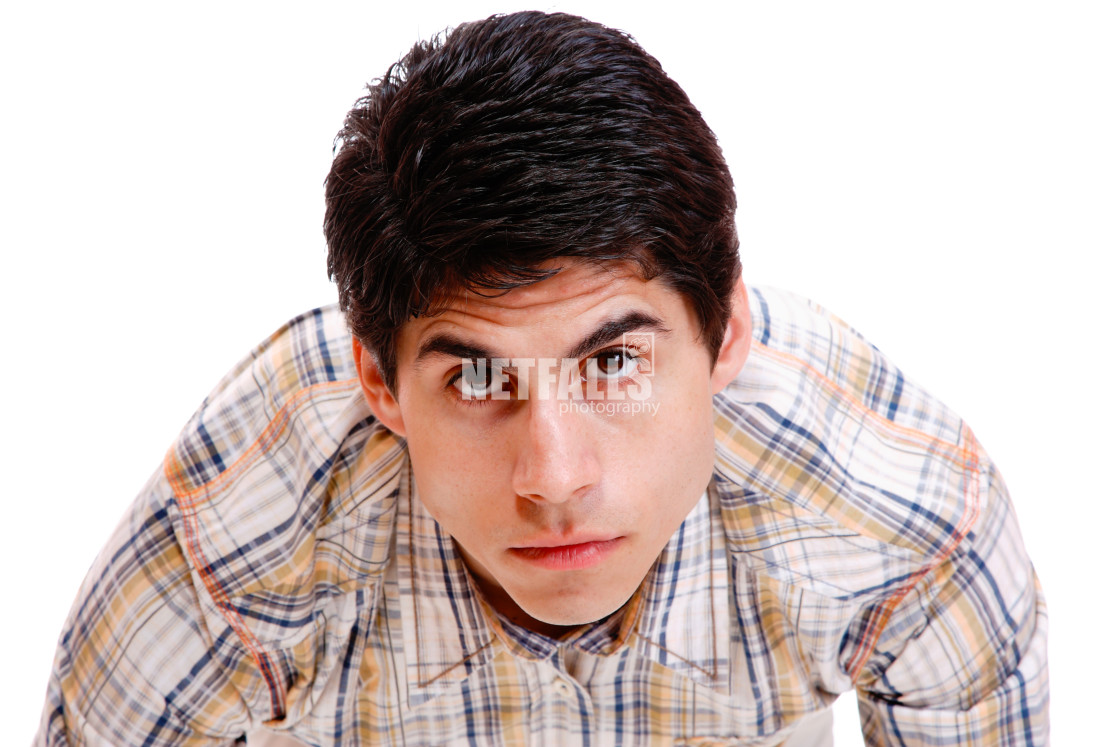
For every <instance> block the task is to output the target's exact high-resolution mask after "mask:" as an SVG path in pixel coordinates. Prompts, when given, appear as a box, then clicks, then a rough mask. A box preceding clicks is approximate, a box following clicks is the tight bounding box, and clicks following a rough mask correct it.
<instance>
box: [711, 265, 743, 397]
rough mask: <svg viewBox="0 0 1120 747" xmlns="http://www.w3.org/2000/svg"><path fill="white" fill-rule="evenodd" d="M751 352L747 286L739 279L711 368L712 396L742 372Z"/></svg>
mask: <svg viewBox="0 0 1120 747" xmlns="http://www.w3.org/2000/svg"><path fill="white" fill-rule="evenodd" d="M750 350H751V306H750V302H748V301H747V286H746V285H745V284H744V283H743V279H742V278H741V277H740V278H739V282H738V283H737V284H736V286H735V291H734V293H732V295H731V318H730V319H728V320H727V331H726V332H724V333H723V345H721V346H720V349H719V356H718V357H717V358H716V362H715V365H714V366H712V394H716V393H717V392H719V391H721V390H722V389H723V388H724V387H725V386H727V385H728V384H730V383H731V381H732V379H734V378H735V377H736V376H738V375H739V372H740V371H741V370H743V365H744V364H745V363H746V362H747V353H749V352H750Z"/></svg>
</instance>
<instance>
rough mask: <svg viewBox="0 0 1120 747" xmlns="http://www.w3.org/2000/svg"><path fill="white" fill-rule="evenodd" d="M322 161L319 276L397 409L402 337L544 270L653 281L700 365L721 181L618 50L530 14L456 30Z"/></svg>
mask: <svg viewBox="0 0 1120 747" xmlns="http://www.w3.org/2000/svg"><path fill="white" fill-rule="evenodd" d="M335 147H336V153H335V157H334V163H333V164H332V166H331V170H330V173H329V174H328V176H327V180H326V193H327V211H326V218H325V220H324V226H323V230H324V233H325V234H326V239H327V250H328V258H327V269H328V273H329V274H330V276H331V277H332V278H333V279H334V281H335V282H336V283H337V284H338V298H339V305H340V306H341V308H342V310H343V311H344V312H345V313H346V315H347V320H348V322H349V325H350V329H351V331H352V332H353V334H354V335H355V336H356V337H357V338H358V339H359V340H360V341H361V342H362V344H363V345H364V346H365V347H366V348H367V349H368V350H370V351H371V352H373V353H374V355H375V356H376V358H377V361H378V365H379V366H380V367H381V372H382V375H383V376H384V378H385V381H386V382H387V383H388V385H389V386H390V387H393V388H394V391H395V384H396V351H395V343H396V333H397V330H398V329H399V328H400V327H401V326H402V325H403V324H404V323H405V322H407V321H408V320H409V319H412V318H414V317H416V316H420V315H425V314H435V313H439V311H441V306H442V305H443V304H445V303H446V302H447V301H448V300H449V298H450V297H451V295H452V294H453V293H455V292H456V291H458V290H460V289H462V288H469V289H471V290H474V291H479V292H501V291H503V290H508V289H511V288H515V287H518V286H521V285H526V284H529V283H533V282H536V281H538V280H541V279H543V278H545V277H547V276H548V275H549V274H551V273H550V272H548V271H544V270H541V269H540V266H541V264H542V263H544V262H546V261H548V260H554V259H558V258H572V259H576V260H582V261H588V262H594V263H606V262H614V261H619V260H625V261H630V262H633V263H635V266H636V267H637V268H638V271H639V272H640V274H641V275H642V276H643V277H644V278H646V279H651V278H654V277H658V278H660V279H661V280H663V281H664V282H666V283H667V285H668V286H669V287H671V288H673V289H675V290H676V291H677V292H679V293H681V294H682V295H683V296H684V297H685V298H686V299H687V300H688V301H689V303H690V304H691V307H692V309H693V310H694V312H695V313H696V315H697V318H698V320H699V324H700V328H701V335H702V338H703V340H704V341H705V343H706V345H707V347H708V348H709V350H710V352H711V355H712V360H713V361H714V360H715V356H716V355H717V354H718V352H719V348H720V345H721V343H722V341H723V334H724V330H725V328H726V326H727V319H728V316H729V314H730V305H731V300H730V299H731V294H732V291H733V289H734V284H735V281H736V280H737V278H738V276H739V269H740V268H739V254H738V250H739V242H738V238H737V236H736V233H735V222H734V218H735V194H734V190H733V187H732V182H731V174H730V172H729V171H728V169H727V165H726V163H724V160H723V154H722V153H721V151H720V149H719V146H718V145H717V144H716V138H715V135H713V134H712V132H711V130H709V129H708V126H707V125H706V124H705V123H704V120H703V119H702V118H701V117H700V113H699V112H697V111H696V109H695V107H693V106H692V104H691V102H690V101H689V100H688V97H687V96H686V95H685V93H684V91H682V90H681V88H680V87H679V86H678V85H677V84H676V83H674V82H673V81H672V80H670V79H669V77H668V76H667V75H666V74H665V72H664V71H663V70H662V69H661V65H660V64H659V63H658V62H657V60H655V59H653V58H652V57H651V56H649V55H648V54H646V52H645V51H644V50H643V49H642V48H641V47H639V46H638V45H637V43H636V42H635V41H634V40H633V39H631V38H630V37H629V36H627V35H626V34H624V33H622V32H620V31H616V30H613V29H608V28H606V27H604V26H601V25H599V24H596V23H592V22H590V21H587V20H584V19H582V18H578V17H575V16H570V15H564V14H551V15H550V14H544V13H538V12H523V13H514V14H511V15H505V16H493V17H491V18H488V19H486V20H483V21H477V22H474V23H467V24H463V25H462V26H459V27H458V28H456V29H454V30H453V31H449V32H447V34H446V37H445V38H443V39H442V40H441V39H440V37H436V38H435V39H433V40H432V41H431V42H421V43H418V44H417V45H416V46H414V47H413V48H412V50H411V51H410V52H409V53H408V54H407V55H406V56H405V57H404V58H403V59H401V60H400V61H399V62H398V63H396V64H395V65H393V66H392V67H390V68H389V71H388V72H387V73H386V75H385V77H384V78H382V79H380V80H377V81H374V82H373V83H371V84H370V85H369V94H368V95H367V96H365V97H363V98H361V99H359V100H358V101H357V102H356V103H355V105H354V108H353V109H352V110H351V111H350V113H349V114H348V115H347V117H346V121H345V123H344V124H343V127H342V130H341V131H340V132H339V134H338V138H337V140H336V142H335ZM553 272H554V271H553Z"/></svg>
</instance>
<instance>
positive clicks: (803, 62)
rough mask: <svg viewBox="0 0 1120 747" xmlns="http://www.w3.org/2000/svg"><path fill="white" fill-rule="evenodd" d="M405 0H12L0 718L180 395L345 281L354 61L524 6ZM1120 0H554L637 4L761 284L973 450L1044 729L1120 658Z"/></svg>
mask: <svg viewBox="0 0 1120 747" xmlns="http://www.w3.org/2000/svg"><path fill="white" fill-rule="evenodd" d="M402 5H405V4H403V3H402V4H394V5H393V6H392V7H389V6H388V5H387V4H383V3H378V2H374V1H369V2H364V3H347V4H343V3H328V2H324V3H318V4H316V5H315V7H314V9H311V7H310V4H307V5H306V6H305V4H302V3H301V4H291V5H288V4H284V3H268V4H265V3H260V4H249V3H228V4H225V3H223V4H217V3H208V2H195V3H189V4H188V3H182V4H175V5H171V4H166V5H165V4H158V5H157V4H142V3H136V4H126V3H121V2H98V3H88V4H87V3H53V4H48V3H41V4H36V5H35V6H34V7H33V8H32V7H31V4H30V3H24V4H22V6H21V9H19V10H14V9H11V8H9V9H6V10H5V11H4V12H3V19H2V20H0V28H2V31H0V76H2V80H0V83H2V87H0V112H2V115H0V128H2V133H0V135H2V137H0V158H2V160H0V190H2V193H0V209H2V211H3V215H2V220H0V248H2V254H0V257H2V258H0V263H2V264H0V267H2V268H3V269H2V271H0V292H2V295H0V303H3V314H2V316H0V319H2V322H0V323H2V325H3V326H2V334H3V353H2V355H3V365H2V366H0V377H2V378H0V394H2V396H3V401H2V404H0V408H2V409H0V413H2V418H3V419H2V424H3V427H2V429H0V438H2V439H3V448H2V449H0V459H2V460H3V464H2V467H3V476H4V481H3V494H2V497H3V502H4V503H3V514H2V515H3V520H2V523H0V567H2V568H3V571H4V576H3V582H2V585H0V589H2V597H0V600H2V601H0V605H2V610H3V611H2V613H0V626H3V627H2V633H0V641H2V642H3V644H4V650H5V657H4V664H5V665H4V667H3V674H2V675H0V709H3V717H2V719H0V723H2V724H3V726H0V729H4V730H7V731H6V732H5V733H0V742H3V743H5V744H15V745H19V744H26V743H27V742H28V741H29V740H30V739H31V736H32V734H33V732H34V730H35V728H36V726H37V723H38V719H39V709H40V707H41V702H42V696H43V691H44V688H45V685H46V679H47V674H48V671H49V669H50V666H51V657H52V652H53V647H54V642H55V639H56V636H57V635H58V631H59V630H60V628H61V626H62V623H63V620H64V617H65V615H66V612H67V609H68V608H69V606H70V603H71V601H72V599H73V595H74V593H75V591H76V589H77V586H78V584H79V582H80V580H81V578H82V576H83V575H84V573H85V570H86V568H87V567H88V565H89V563H90V562H91V561H92V559H93V557H94V555H95V554H96V553H97V551H98V549H99V548H100V546H101V544H102V543H103V542H104V540H105V539H106V537H107V536H108V534H109V532H110V530H111V528H112V526H113V525H114V524H115V523H116V522H117V520H118V518H119V517H120V515H121V514H122V512H123V511H124V509H125V507H126V505H127V504H128V503H129V501H130V500H131V498H132V497H133V494H134V493H135V492H136V490H137V489H138V488H139V487H140V485H141V484H142V483H143V481H144V480H145V479H146V477H147V476H148V474H150V472H151V471H152V470H154V469H155V468H156V467H157V465H158V464H159V462H160V460H161V458H162V456H163V452H164V450H165V449H166V448H167V446H168V445H169V444H170V442H171V440H172V439H173V438H174V436H175V434H176V433H177V431H178V429H179V427H180V426H181V425H182V423H183V422H184V421H185V420H186V419H187V417H188V416H189V415H190V413H191V412H192V411H193V410H194V409H195V407H196V406H197V404H198V403H199V401H200V400H201V399H202V397H203V396H204V395H205V394H206V392H207V391H208V390H209V388H210V387H211V385H212V384H214V383H215V382H216V381H217V379H218V378H219V376H220V375H221V374H222V373H223V372H224V371H225V370H226V369H227V368H228V367H229V366H230V365H231V364H232V363H233V362H234V361H236V360H237V359H238V358H239V357H241V356H242V355H243V354H244V353H245V352H246V351H247V350H248V349H249V348H250V347H251V346H253V345H255V344H256V343H257V342H258V341H259V340H260V339H262V338H263V337H264V336H266V335H267V334H269V333H270V332H271V331H272V330H273V329H274V328H275V327H277V326H278V325H280V324H281V323H282V322H284V321H285V320H286V319H288V318H289V317H291V316H293V315H294V314H297V313H299V312H301V311H303V310H305V309H307V308H309V307H312V306H315V305H319V304H323V303H328V302H331V301H332V300H333V299H334V290H333V287H332V286H331V285H330V284H329V282H328V281H327V279H326V271H325V262H324V257H325V254H324V242H323V238H322V233H321V229H320V225H321V220H322V180H323V178H324V176H325V174H326V171H327V168H328V164H329V162H330V158H331V146H332V139H333V136H334V134H335V132H336V131H337V130H338V128H339V126H340V124H341V122H342V118H343V115H344V114H345V112H346V110H347V109H348V108H349V106H350V104H351V103H352V102H353V100H354V99H355V98H357V97H358V96H359V95H360V94H361V93H362V92H363V84H364V82H365V81H366V80H368V79H369V78H372V77H376V76H379V75H381V74H383V73H384V71H385V70H386V68H387V67H388V65H389V64H390V63H391V62H393V61H394V60H396V59H397V57H398V56H399V55H400V54H401V53H403V52H404V51H405V49H406V48H407V47H408V46H409V45H410V44H411V43H412V42H414V41H416V40H417V39H419V38H427V37H428V36H430V35H431V34H432V33H434V32H436V31H437V30H440V29H441V28H443V27H444V26H447V25H453V24H456V23H458V22H460V21H463V20H469V19H474V18H478V17H482V16H485V15H488V14H489V13H491V12H495V11H499V10H515V9H518V8H519V7H520V6H516V5H511V4H508V3H502V2H490V3H479V2H466V1H460V2H454V3H450V2H446V3H445V2H427V3H425V2H417V3H415V4H414V5H415V6H416V7H415V8H413V9H409V10H401V9H399V7H398V6H402ZM1115 7H1116V6H1115V5H1113V4H1111V3H1108V2H1100V3H1090V2H1077V1H1076V0H1065V1H1063V2H1048V3H1042V2H1017V3H1010V2H1007V3H1003V2H984V1H983V0H973V1H972V2H941V3H921V4H918V3H901V2H879V3H869V2H848V3H823V2H821V3H797V2H787V3H744V4H740V5H738V6H735V7H732V8H723V9H718V10H717V9H716V6H715V5H714V4H713V5H711V6H709V5H707V4H706V3H704V2H696V1H693V2H687V3H673V4H671V5H669V4H665V5H664V6H662V5H660V4H658V3H652V4H650V3H646V2H641V3H639V2H633V3H625V2H620V3H611V2H597V3H583V2H565V3H561V4H558V5H556V6H546V8H545V9H561V10H569V11H573V12H577V13H582V14H586V15H589V16H591V17H593V18H594V19H596V20H599V21H602V22H604V23H607V24H608V25H612V26H616V27H620V28H623V29H625V30H627V31H630V32H631V33H632V34H633V35H634V36H635V37H636V38H637V39H638V41H639V42H640V43H642V44H643V45H644V46H645V47H646V48H647V49H648V50H649V51H650V52H651V53H652V54H653V55H654V56H656V57H658V58H659V59H660V60H661V61H662V63H663V65H664V67H665V68H666V70H667V71H668V72H669V74H670V75H671V76H673V77H674V78H676V79H677V81H678V82H680V83H681V85H682V86H683V87H684V88H685V90H686V91H688V92H689V94H690V95H691V96H692V98H693V101H694V102H695V103H696V105H697V106H698V107H699V109H700V110H701V111H702V112H703V114H704V115H705V117H706V119H707V120H708V122H709V124H710V125H711V126H712V128H713V129H714V130H715V132H716V133H717V135H719V137H720V139H721V142H722V144H723V147H724V150H725V153H726V155H727V158H728V160H729V162H730V164H731V168H732V172H733V174H734V176H735V179H736V182H737V185H738V194H739V203H740V212H739V226H740V237H741V240H742V244H743V258H744V265H745V268H746V270H745V271H746V276H747V279H748V281H749V282H752V283H764V284H774V285H778V286H782V287H786V288H790V289H793V290H797V291H799V292H801V293H803V294H805V295H808V296H810V297H812V298H814V299H816V300H818V301H819V302H821V303H823V304H825V305H826V306H827V307H829V308H830V309H831V310H833V311H834V312H836V313H837V314H838V315H840V316H841V317H843V318H844V319H846V320H847V321H849V322H850V323H852V324H853V325H854V326H855V327H856V328H857V329H859V330H860V331H862V332H863V333H864V334H865V335H867V336H868V337H869V338H870V339H872V340H873V341H874V342H875V343H876V344H877V345H878V346H879V347H880V348H881V349H883V350H884V351H886V352H887V354H888V355H890V356H891V357H892V358H894V360H895V361H896V362H897V363H899V364H900V365H901V366H902V367H903V369H904V370H905V371H907V372H908V373H909V375H910V376H911V377H912V378H914V379H916V380H917V381H918V382H920V383H922V384H923V385H925V386H926V387H927V388H929V389H930V390H932V391H933V392H934V393H936V394H938V395H939V396H940V397H941V398H943V399H944V400H945V401H946V402H947V403H949V404H950V405H951V406H952V407H954V408H955V409H956V410H958V411H959V412H961V413H962V414H963V415H964V416H965V418H966V419H967V420H968V421H969V422H970V424H971V425H972V426H973V428H974V430H975V431H976V433H977V434H978V436H979V438H980V440H981V441H982V442H983V443H984V445H985V446H986V447H987V448H988V450H989V451H990V452H991V454H992V455H993V456H994V457H995V459H996V462H997V463H998V464H999V465H1000V466H1001V468H1002V471H1003V473H1004V475H1005V477H1006V479H1007V482H1008V483H1009V485H1010V487H1011V491H1012V495H1013V496H1014V499H1015V501H1016V505H1017V508H1018V514H1019V518H1020V521H1021V524H1022V526H1023V531H1024V533H1025V535H1026V540H1027V545H1028V548H1029V550H1030V552H1031V554H1032V556H1033V558H1034V561H1035V565H1036V567H1037V569H1038V572H1039V574H1040V575H1041V577H1042V580H1043V583H1044V585H1045V589H1046V592H1047V595H1048V600H1049V604H1050V611H1051V623H1052V637H1051V645H1050V657H1051V675H1052V689H1053V700H1052V717H1053V722H1054V724H1053V735H1054V742H1055V743H1056V744H1089V743H1097V742H1099V740H1100V739H1101V738H1102V734H1107V733H1110V731H1112V724H1113V723H1114V722H1115V716H1114V713H1115V707H1114V701H1115V700H1116V698H1115V695H1114V692H1113V691H1114V690H1115V686H1114V685H1112V682H1113V679H1114V675H1115V674H1116V670H1117V666H1118V664H1120V662H1118V660H1117V656H1116V653H1115V649H1116V644H1117V633H1116V629H1117V621H1116V618H1115V617H1114V616H1113V613H1114V610H1115V604H1114V601H1113V599H1114V597H1115V594H1114V591H1113V589H1114V587H1115V585H1116V582H1115V580H1114V579H1113V578H1112V576H1113V572H1114V569H1115V568H1116V565H1117V564H1116V561H1115V560H1114V559H1113V558H1114V548H1115V546H1116V544H1117V540H1116V539H1115V529H1116V520H1117V508H1116V504H1117V499H1118V498H1120V491H1118V490H1117V487H1116V482H1115V472H1116V468H1117V464H1118V462H1117V456H1116V452H1117V448H1116V447H1117V446H1118V439H1117V437H1116V431H1115V427H1116V423H1117V420H1118V418H1120V407H1118V402H1117V400H1118V395H1117V388H1118V383H1120V382H1118V376H1117V367H1116V363H1117V359H1116V353H1115V349H1116V345H1117V342H1118V335H1117V321H1118V315H1117V312H1116V309H1115V305H1114V303H1113V300H1112V299H1113V298H1114V297H1115V293H1116V291H1115V288H1116V284H1117V283H1116V275H1117V273H1116V262H1115V255H1116V252H1117V249H1118V248H1120V226H1118V223H1120V217H1118V214H1120V210H1118V208H1120V147H1118V136H1117V133H1120V111H1118V106H1120V105H1118V93H1120V85H1118V84H1120V81H1118V78H1120V74H1118V71H1120V52H1118V50H1120V44H1118V42H1117V39H1118V38H1120V22H1118V16H1117V11H1116V10H1115ZM842 705H843V706H844V707H845V710H844V711H843V712H841V713H839V714H838V715H837V720H838V724H837V731H838V732H840V733H841V735H840V738H839V740H838V744H840V745H846V744H856V743H858V742H859V739H858V736H856V734H855V732H856V730H857V728H856V726H855V723H856V722H855V716H854V715H853V714H852V706H853V705H854V703H853V702H851V700H850V699H846V700H844V701H842ZM1110 716H1111V717H1110ZM1106 729H1107V730H1110V731H1106ZM1105 738H1107V737H1105Z"/></svg>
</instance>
